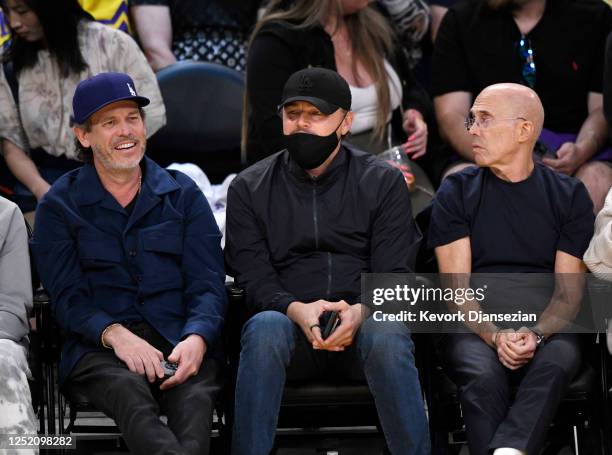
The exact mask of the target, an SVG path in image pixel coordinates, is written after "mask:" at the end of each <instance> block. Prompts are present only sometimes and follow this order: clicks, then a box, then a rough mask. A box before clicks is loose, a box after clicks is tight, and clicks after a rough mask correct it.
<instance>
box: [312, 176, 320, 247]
mask: <svg viewBox="0 0 612 455" xmlns="http://www.w3.org/2000/svg"><path fill="white" fill-rule="evenodd" d="M312 219H313V221H314V236H315V248H316V249H317V251H318V250H319V216H318V215H317V182H312Z"/></svg>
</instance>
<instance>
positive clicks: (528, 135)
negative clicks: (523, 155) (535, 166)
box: [518, 120, 537, 143]
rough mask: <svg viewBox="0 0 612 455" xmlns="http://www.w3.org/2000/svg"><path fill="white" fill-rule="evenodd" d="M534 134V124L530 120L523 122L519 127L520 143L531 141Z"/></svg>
mask: <svg viewBox="0 0 612 455" xmlns="http://www.w3.org/2000/svg"><path fill="white" fill-rule="evenodd" d="M534 134H535V125H534V124H533V122H532V121H530V120H523V121H522V122H521V124H520V126H519V131H518V141H519V142H520V143H523V142H528V141H531V140H532V138H533V135H534ZM536 139H537V138H536Z"/></svg>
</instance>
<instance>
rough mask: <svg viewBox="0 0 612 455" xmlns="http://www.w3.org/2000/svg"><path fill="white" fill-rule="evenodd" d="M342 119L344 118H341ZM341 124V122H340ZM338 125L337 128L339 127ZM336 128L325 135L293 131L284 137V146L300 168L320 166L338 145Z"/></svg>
mask: <svg viewBox="0 0 612 455" xmlns="http://www.w3.org/2000/svg"><path fill="white" fill-rule="evenodd" d="M342 121H344V119H342ZM340 125H342V122H340ZM340 125H338V128H340ZM338 128H336V129H335V130H334V131H332V132H331V134H329V135H327V136H317V135H316V134H310V133H294V134H288V135H285V137H284V144H285V148H286V149H287V150H288V151H289V155H290V156H291V159H293V160H295V162H296V163H297V164H298V166H300V167H301V168H302V169H314V168H317V167H319V166H321V165H322V164H323V163H324V162H325V160H326V159H327V158H328V157H329V155H331V153H332V152H333V151H334V150H335V149H336V147H337V146H338V142H339V141H340V139H339V138H338V136H337V135H336V132H337V131H338Z"/></svg>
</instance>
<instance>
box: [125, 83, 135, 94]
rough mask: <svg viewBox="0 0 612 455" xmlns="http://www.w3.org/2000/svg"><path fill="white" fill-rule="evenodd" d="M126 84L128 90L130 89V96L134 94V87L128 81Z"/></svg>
mask: <svg viewBox="0 0 612 455" xmlns="http://www.w3.org/2000/svg"><path fill="white" fill-rule="evenodd" d="M126 85H127V86H128V90H129V91H130V95H132V96H136V90H134V89H133V88H132V86H131V85H130V83H129V82H126Z"/></svg>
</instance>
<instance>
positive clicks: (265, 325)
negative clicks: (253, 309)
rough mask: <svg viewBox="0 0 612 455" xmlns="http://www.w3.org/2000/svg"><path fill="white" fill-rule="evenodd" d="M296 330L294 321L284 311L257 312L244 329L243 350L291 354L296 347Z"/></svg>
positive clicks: (268, 353) (271, 353)
mask: <svg viewBox="0 0 612 455" xmlns="http://www.w3.org/2000/svg"><path fill="white" fill-rule="evenodd" d="M294 330H295V329H294V324H293V322H292V321H291V319H289V318H288V317H287V316H286V315H284V314H283V313H279V312H278V311H262V312H261V313H257V314H256V315H255V316H253V317H252V318H251V319H249V320H248V321H247V322H246V324H245V325H244V327H243V329H242V338H241V342H242V351H243V353H244V352H245V351H246V352H249V351H254V352H258V353H261V354H264V355H267V356H269V355H274V354H277V355H287V356H289V355H290V353H291V351H293V349H294V347H295V340H294Z"/></svg>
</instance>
